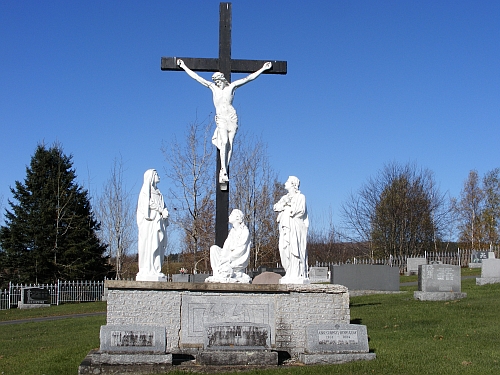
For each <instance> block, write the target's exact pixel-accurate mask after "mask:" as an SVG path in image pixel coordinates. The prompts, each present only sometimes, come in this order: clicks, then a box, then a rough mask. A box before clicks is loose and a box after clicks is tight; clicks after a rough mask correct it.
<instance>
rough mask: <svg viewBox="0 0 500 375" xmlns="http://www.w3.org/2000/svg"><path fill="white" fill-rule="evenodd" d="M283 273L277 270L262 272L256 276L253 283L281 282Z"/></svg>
mask: <svg viewBox="0 0 500 375" xmlns="http://www.w3.org/2000/svg"><path fill="white" fill-rule="evenodd" d="M281 277H282V276H281V275H280V274H279V273H275V272H267V271H266V272H262V273H260V274H258V275H257V276H255V277H254V279H253V280H252V284H279V281H280V279H281Z"/></svg>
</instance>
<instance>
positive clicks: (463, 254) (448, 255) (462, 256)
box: [316, 248, 500, 273]
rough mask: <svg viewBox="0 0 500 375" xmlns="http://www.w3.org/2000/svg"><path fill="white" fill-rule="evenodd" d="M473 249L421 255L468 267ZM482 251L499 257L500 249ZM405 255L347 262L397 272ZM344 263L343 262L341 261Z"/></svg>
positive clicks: (430, 260)
mask: <svg viewBox="0 0 500 375" xmlns="http://www.w3.org/2000/svg"><path fill="white" fill-rule="evenodd" d="M474 251H475V250H463V249H458V250H457V251H437V252H429V251H426V252H425V254H423V255H422V257H425V258H427V262H428V263H433V262H440V263H443V264H451V265H455V266H461V267H468V266H469V263H471V261H472V260H471V259H472V254H473V252H474ZM484 251H491V252H493V253H495V257H496V258H499V257H500V249H498V248H491V249H487V250H484ZM407 258H408V257H406V256H401V257H393V256H391V257H389V258H383V259H372V258H361V257H354V258H352V259H349V260H348V261H347V262H346V263H347V264H383V265H389V266H391V267H399V272H400V273H404V272H406V264H407ZM343 264H345V263H343ZM333 265H340V264H339V263H329V262H316V266H319V267H329V266H333Z"/></svg>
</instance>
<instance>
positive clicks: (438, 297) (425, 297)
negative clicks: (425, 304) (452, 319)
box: [413, 291, 467, 301]
mask: <svg viewBox="0 0 500 375" xmlns="http://www.w3.org/2000/svg"><path fill="white" fill-rule="evenodd" d="M466 297H467V293H460V292H421V291H415V292H413V298H415V299H417V300H419V301H451V300H455V299H462V298H466Z"/></svg>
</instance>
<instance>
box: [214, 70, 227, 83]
mask: <svg viewBox="0 0 500 375" xmlns="http://www.w3.org/2000/svg"><path fill="white" fill-rule="evenodd" d="M218 79H220V80H222V81H227V80H226V77H224V74H222V73H221V72H216V73H214V74H213V75H212V81H216V80H218Z"/></svg>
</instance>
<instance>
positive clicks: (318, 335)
mask: <svg viewBox="0 0 500 375" xmlns="http://www.w3.org/2000/svg"><path fill="white" fill-rule="evenodd" d="M305 349H306V350H305V352H306V353H368V351H369V347H368V334H367V332H366V326H364V325H360V324H311V325H309V326H307V328H306V348H305Z"/></svg>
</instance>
